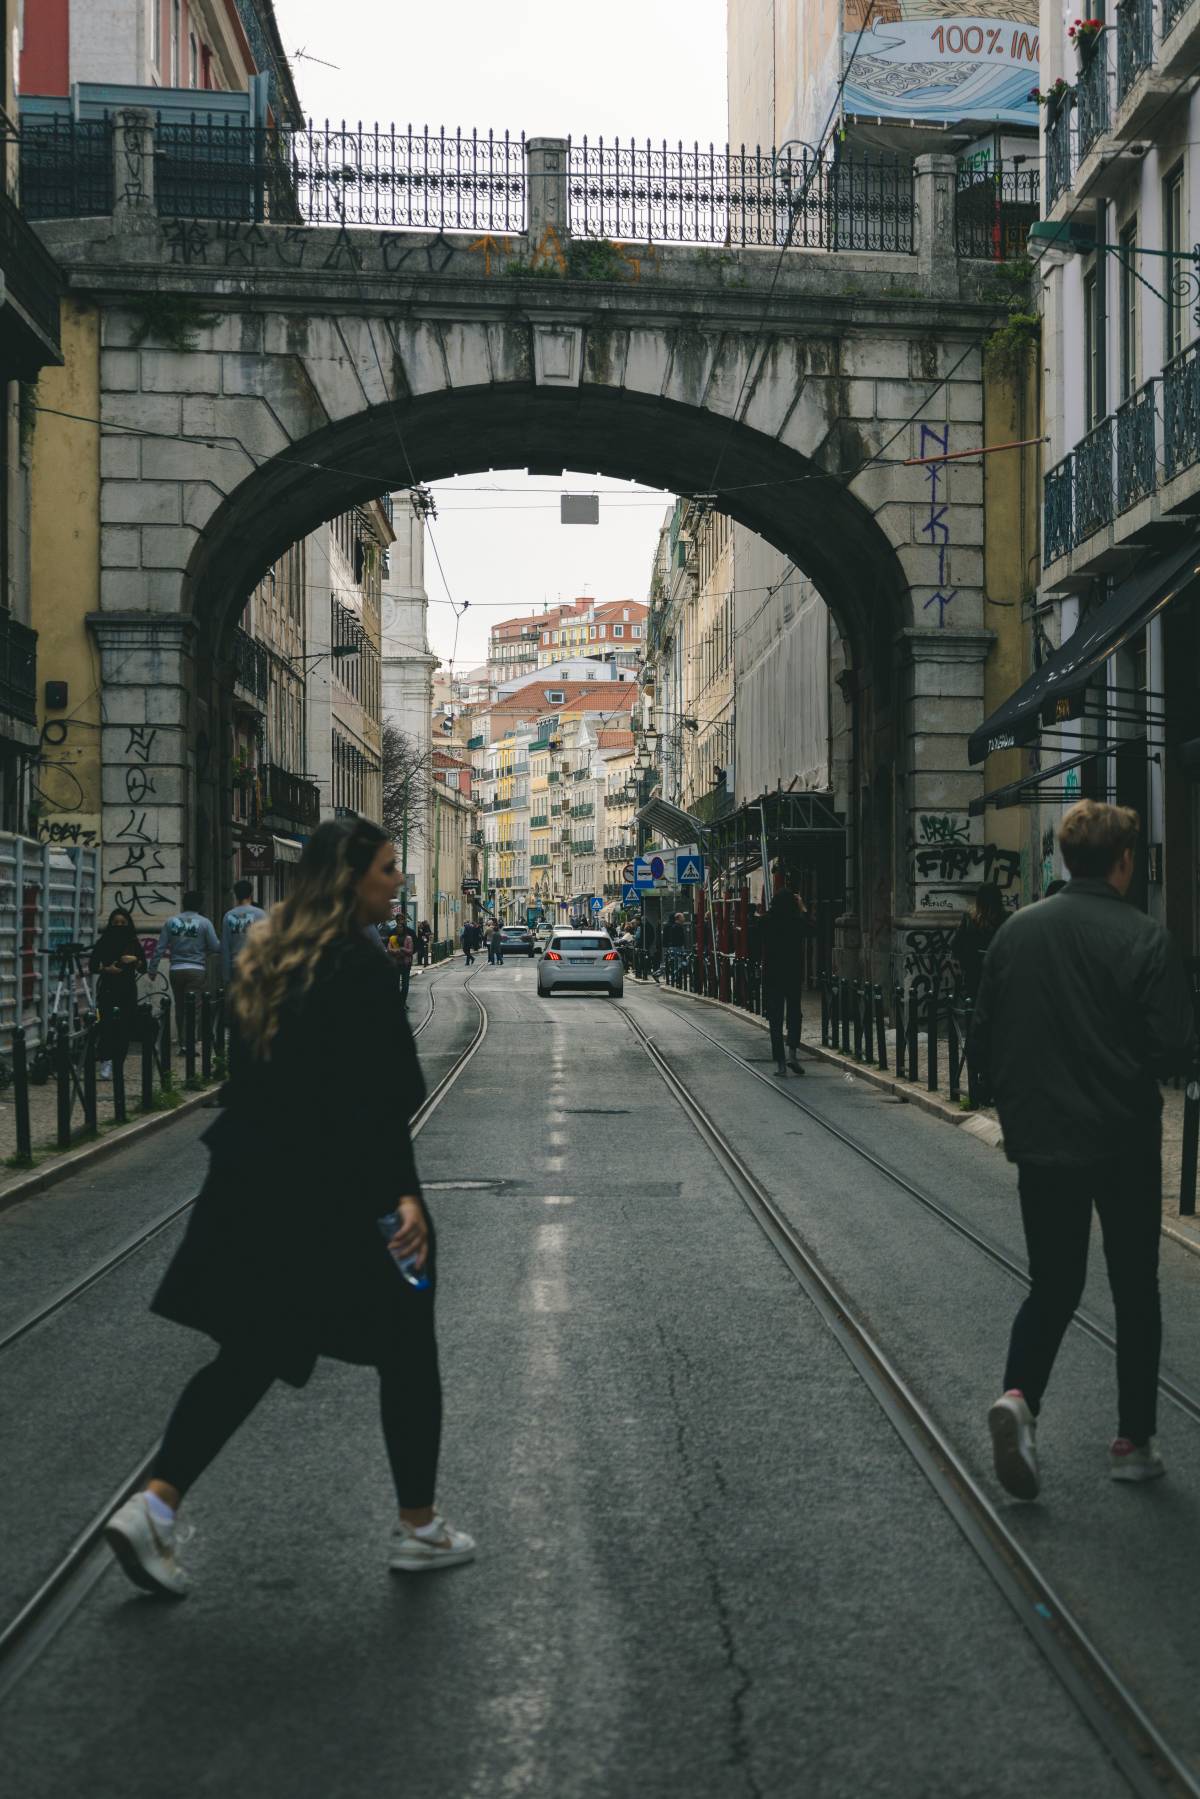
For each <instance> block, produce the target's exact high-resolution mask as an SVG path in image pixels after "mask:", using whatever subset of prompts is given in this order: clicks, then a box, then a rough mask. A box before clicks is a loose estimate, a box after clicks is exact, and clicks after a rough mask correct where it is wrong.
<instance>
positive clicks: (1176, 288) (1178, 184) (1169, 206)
mask: <svg viewBox="0 0 1200 1799" xmlns="http://www.w3.org/2000/svg"><path fill="white" fill-rule="evenodd" d="M1163 249H1164V250H1165V251H1166V252H1167V254H1166V257H1165V258H1164V260H1165V262H1166V265H1167V267H1166V273H1165V275H1164V277H1163V281H1164V291H1165V293H1166V296H1167V310H1166V342H1165V344H1164V346H1163V353H1164V355H1165V357H1166V360H1167V361H1168V362H1169V361H1170V360H1171V358H1172V356H1178V355H1179V353H1180V351H1181V350H1182V349H1183V295H1182V294H1181V293H1180V283H1179V281H1178V280H1177V279H1176V277H1177V276H1178V274H1179V273H1180V272H1181V270H1180V264H1179V262H1178V257H1179V255H1180V252H1181V251H1182V250H1183V164H1182V163H1179V164H1178V166H1177V167H1176V168H1174V169H1172V170H1171V173H1170V174H1169V175H1168V176H1167V178H1166V180H1165V181H1164V182H1163Z"/></svg>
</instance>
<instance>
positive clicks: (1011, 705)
mask: <svg viewBox="0 0 1200 1799" xmlns="http://www.w3.org/2000/svg"><path fill="white" fill-rule="evenodd" d="M1197 575H1200V541H1198V540H1196V539H1193V540H1192V542H1191V543H1190V544H1189V546H1188V548H1187V549H1186V550H1174V551H1173V552H1172V553H1171V554H1170V555H1169V556H1158V557H1155V559H1154V560H1153V561H1152V562H1147V563H1146V564H1145V565H1144V566H1143V567H1142V568H1140V569H1139V570H1138V571H1137V573H1136V574H1133V575H1130V577H1129V579H1128V580H1126V581H1122V582H1121V584H1120V586H1119V587H1117V588H1115V589H1114V591H1113V592H1112V593H1111V594H1110V595H1109V597H1108V598H1107V599H1106V600H1105V601H1104V603H1103V605H1101V606H1097V608H1096V610H1095V611H1094V612H1089V613H1088V615H1087V617H1086V618H1085V619H1084V621H1083V623H1082V624H1081V625H1080V627H1079V629H1078V630H1077V631H1075V632H1073V633H1072V634H1071V636H1070V637H1068V639H1067V641H1066V643H1064V644H1061V645H1060V646H1059V648H1058V649H1057V650H1055V651H1054V653H1053V655H1051V656H1049V657H1047V659H1046V661H1045V662H1043V664H1042V666H1041V668H1039V669H1037V670H1036V672H1035V673H1034V674H1032V675H1030V677H1029V679H1028V680H1027V681H1023V682H1022V684H1021V685H1020V687H1018V688H1017V690H1016V692H1015V693H1011V694H1010V695H1009V697H1008V698H1007V699H1006V700H1005V702H1004V704H1003V705H1002V706H998V707H997V708H996V710H995V712H993V713H992V715H991V717H990V718H988V719H985V721H984V723H983V724H982V725H980V727H979V729H978V730H977V731H974V732H972V734H971V737H970V738H969V740H968V743H967V756H968V759H969V760H970V761H971V762H982V761H983V759H984V757H985V756H990V755H991V754H992V753H993V751H995V750H1011V749H1015V748H1016V747H1017V746H1018V745H1019V744H1023V743H1031V742H1032V741H1033V740H1034V738H1036V737H1038V736H1040V735H1041V732H1042V728H1043V726H1047V725H1054V724H1059V723H1062V722H1063V721H1064V720H1066V719H1070V718H1078V717H1080V715H1081V714H1082V711H1083V691H1084V689H1085V687H1086V686H1087V684H1088V682H1089V681H1090V680H1091V678H1092V676H1093V675H1094V674H1096V672H1097V670H1098V669H1099V668H1100V667H1101V666H1102V665H1103V664H1104V663H1105V662H1107V660H1108V658H1109V657H1110V656H1111V655H1112V654H1113V652H1114V651H1116V650H1119V649H1120V648H1121V646H1122V644H1124V643H1126V642H1127V641H1128V639H1129V638H1130V637H1132V636H1134V635H1135V633H1137V632H1138V631H1140V630H1141V629H1142V628H1143V626H1145V625H1146V624H1147V623H1148V622H1149V620H1150V619H1152V618H1153V617H1154V616H1155V615H1156V614H1157V613H1159V612H1162V611H1163V610H1164V609H1165V608H1166V607H1167V606H1169V605H1170V604H1171V603H1172V601H1173V600H1177V599H1178V598H1179V597H1180V595H1181V594H1183V593H1184V592H1185V591H1186V590H1187V588H1188V586H1189V585H1190V583H1191V582H1192V581H1193V580H1194V579H1195V578H1196V577H1197Z"/></svg>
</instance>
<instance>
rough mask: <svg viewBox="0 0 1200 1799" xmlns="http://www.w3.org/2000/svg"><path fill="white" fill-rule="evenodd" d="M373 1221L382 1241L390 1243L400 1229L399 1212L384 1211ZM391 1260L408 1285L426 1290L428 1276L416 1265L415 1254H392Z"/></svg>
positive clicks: (417, 1289)
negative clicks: (381, 1215)
mask: <svg viewBox="0 0 1200 1799" xmlns="http://www.w3.org/2000/svg"><path fill="white" fill-rule="evenodd" d="M375 1222H376V1224H377V1225H378V1226H379V1233H380V1235H381V1236H382V1238H383V1240H384V1242H385V1243H390V1242H391V1240H392V1238H393V1237H394V1236H395V1235H396V1232H397V1231H398V1230H399V1229H400V1214H399V1212H385V1213H384V1215H383V1217H382V1218H377V1219H376V1220H375ZM392 1260H393V1262H395V1264H396V1266H397V1268H398V1269H399V1270H400V1272H401V1274H402V1275H403V1276H404V1278H405V1280H406V1281H407V1282H408V1284H409V1286H410V1287H414V1288H415V1289H416V1291H417V1292H418V1293H424V1292H426V1291H427V1290H428V1287H429V1276H428V1275H427V1274H426V1273H425V1271H424V1269H422V1268H418V1267H417V1258H416V1256H415V1255H411V1256H397V1255H393V1257H392Z"/></svg>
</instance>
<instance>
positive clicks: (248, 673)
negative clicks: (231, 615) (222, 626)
mask: <svg viewBox="0 0 1200 1799" xmlns="http://www.w3.org/2000/svg"><path fill="white" fill-rule="evenodd" d="M233 678H234V681H235V683H236V684H237V686H239V687H241V688H242V689H243V690H244V691H245V692H246V693H249V694H253V696H254V698H255V699H256V700H265V699H266V697H267V690H268V688H269V685H270V660H269V658H268V656H267V652H266V648H265V647H264V645H263V644H261V643H257V642H256V641H255V639H254V638H253V637H251V635H250V633H249V631H243V630H242V627H241V626H240V625H235V626H234V628H233Z"/></svg>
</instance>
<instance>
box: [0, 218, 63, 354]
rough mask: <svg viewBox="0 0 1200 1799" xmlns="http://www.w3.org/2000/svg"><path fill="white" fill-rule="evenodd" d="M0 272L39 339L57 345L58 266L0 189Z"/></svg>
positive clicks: (60, 288) (59, 281)
mask: <svg viewBox="0 0 1200 1799" xmlns="http://www.w3.org/2000/svg"><path fill="white" fill-rule="evenodd" d="M0 271H2V272H3V276H4V288H5V292H6V293H7V295H8V297H9V298H10V299H11V300H14V301H15V302H16V303H17V305H18V306H20V307H21V308H22V310H23V311H24V312H25V313H26V314H27V315H28V317H29V318H30V319H31V320H32V322H33V324H34V325H36V326H37V328H38V330H39V331H40V332H41V334H42V336H43V337H44V338H46V340H47V341H48V342H49V343H51V344H53V345H54V347H55V349H57V348H58V345H59V318H58V302H59V296H60V295H61V293H62V291H63V288H64V286H65V285H66V284H65V282H64V281H63V278H62V276H61V275H60V274H59V272H58V265H57V263H56V262H55V260H54V258H53V257H52V256H51V254H50V252H49V251H48V250H47V249H46V246H45V245H44V244H43V242H42V240H41V238H40V237H39V236H38V235H37V233H36V231H34V230H32V229H31V227H30V225H29V223H28V221H27V220H26V219H25V218H24V217H23V216H22V213H21V209H20V207H19V206H18V205H17V204H16V201H15V200H13V199H12V198H11V197H10V196H9V195H8V194H6V193H5V192H4V190H3V188H0Z"/></svg>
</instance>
